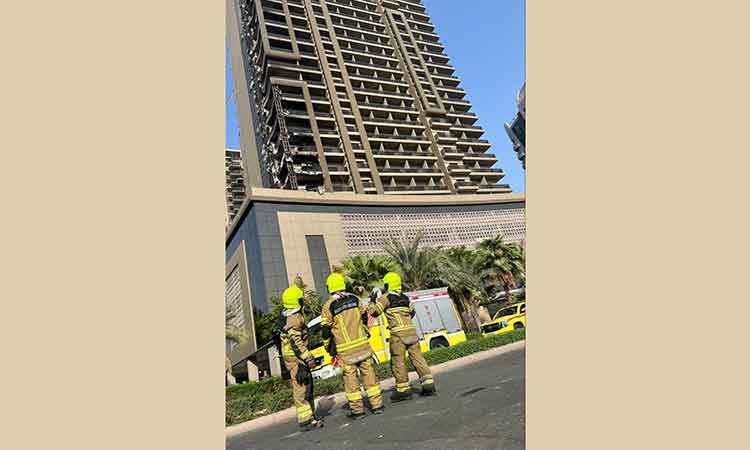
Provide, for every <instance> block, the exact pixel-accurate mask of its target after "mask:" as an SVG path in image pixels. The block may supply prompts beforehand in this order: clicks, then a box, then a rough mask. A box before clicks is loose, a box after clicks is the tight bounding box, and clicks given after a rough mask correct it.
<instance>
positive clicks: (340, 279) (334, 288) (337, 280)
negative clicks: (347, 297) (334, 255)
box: [326, 272, 346, 294]
mask: <svg viewBox="0 0 750 450" xmlns="http://www.w3.org/2000/svg"><path fill="white" fill-rule="evenodd" d="M326 286H328V293H329V294H333V293H334V292H338V291H345V290H346V280H345V279H344V276H343V275H341V274H340V273H337V272H334V273H332V274H331V275H329V276H328V279H327V280H326Z"/></svg>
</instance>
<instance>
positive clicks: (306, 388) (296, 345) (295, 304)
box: [279, 285, 323, 431]
mask: <svg viewBox="0 0 750 450" xmlns="http://www.w3.org/2000/svg"><path fill="white" fill-rule="evenodd" d="M304 295H305V294H304V292H302V289H300V288H299V287H298V286H297V285H292V286H290V287H289V288H287V289H286V290H285V291H284V294H283V295H282V297H281V304H282V306H283V307H284V310H283V311H282V313H281V317H280V318H279V329H280V338H281V355H282V357H283V359H284V365H285V366H286V368H287V370H288V371H289V375H291V381H292V396H293V397H294V406H295V407H296V409H297V423H298V424H299V426H300V428H301V429H302V430H303V431H308V430H311V429H313V428H317V427H321V426H323V421H322V420H321V419H320V418H319V417H317V416H316V414H315V398H314V397H313V380H312V372H311V370H312V369H314V368H315V358H313V356H312V354H311V353H310V351H309V350H308V348H307V347H308V336H307V321H306V320H305V317H304V316H303V315H302V311H301V309H302V300H303V298H304Z"/></svg>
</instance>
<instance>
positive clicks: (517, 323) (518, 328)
mask: <svg viewBox="0 0 750 450" xmlns="http://www.w3.org/2000/svg"><path fill="white" fill-rule="evenodd" d="M521 328H523V324H522V323H521V322H516V323H514V324H513V329H514V330H520V329H521Z"/></svg>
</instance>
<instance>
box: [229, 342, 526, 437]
mask: <svg viewBox="0 0 750 450" xmlns="http://www.w3.org/2000/svg"><path fill="white" fill-rule="evenodd" d="M525 346H526V341H525V340H523V341H519V342H514V343H512V344H507V345H503V346H501V347H497V348H493V349H490V350H485V351H483V352H478V353H473V354H471V355H468V356H464V357H463V358H459V359H454V360H452V361H447V362H444V363H442V364H436V365H434V366H430V370H431V371H432V373H433V374H439V373H441V372H445V371H448V370H453V369H457V368H460V367H464V366H467V365H469V364H472V363H474V362H477V361H482V360H484V359H487V358H491V357H494V356H497V355H499V354H502V353H507V352H511V351H514V350H518V349H522V348H525ZM418 379H419V377H418V376H417V373H416V372H413V371H412V372H409V381H410V382H411V381H415V380H418ZM436 383H437V387H438V391H439V390H440V380H439V379H437V380H436ZM394 384H395V381H394V379H393V378H388V379H386V380H383V381H381V382H380V385H381V386H382V388H383V391H384V392H383V395H385V394H386V391H388V390H392V389H393V386H394ZM321 401H326V402H333V405H332V406H331V410H333V409H334V408H340V407H342V406H343V405H345V404H346V396H345V394H344V392H339V393H337V394H334V395H329V396H325V397H317V398H316V403H319V402H321ZM296 416H297V413H296V411H295V409H294V407H291V408H287V409H285V410H283V411H279V412H276V413H273V414H269V415H267V416H263V417H259V418H257V419H253V420H249V421H247V422H243V423H238V424H236V425H232V426H229V427H226V428H225V429H224V434H225V436H226V437H231V436H235V435H237V434H242V433H246V432H248V431H252V430H257V429H260V428H264V427H268V426H271V425H276V424H279V423H282V422H287V421H289V420H295V419H296Z"/></svg>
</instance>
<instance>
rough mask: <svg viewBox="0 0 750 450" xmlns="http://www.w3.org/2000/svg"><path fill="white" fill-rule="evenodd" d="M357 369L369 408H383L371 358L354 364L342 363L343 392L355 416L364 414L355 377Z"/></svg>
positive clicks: (360, 393) (363, 406) (357, 379)
mask: <svg viewBox="0 0 750 450" xmlns="http://www.w3.org/2000/svg"><path fill="white" fill-rule="evenodd" d="M358 369H359V372H360V374H361V375H362V383H361V384H362V386H364V388H365V393H366V394H367V398H368V400H369V401H370V406H371V407H372V409H378V408H381V407H382V406H383V395H382V390H381V388H380V383H379V382H378V379H377V377H376V376H375V366H374V365H373V362H372V359H371V358H367V359H365V360H363V361H359V362H356V363H347V362H344V363H343V368H342V370H343V376H344V390H345V391H346V399H347V400H348V401H349V408H350V409H351V411H352V412H353V413H355V414H359V413H364V412H365V405H364V403H363V401H362V391H361V390H360V387H359V386H360V382H359V378H358V376H357V370H358Z"/></svg>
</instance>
